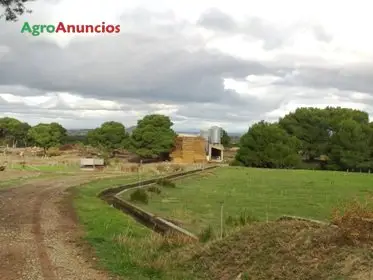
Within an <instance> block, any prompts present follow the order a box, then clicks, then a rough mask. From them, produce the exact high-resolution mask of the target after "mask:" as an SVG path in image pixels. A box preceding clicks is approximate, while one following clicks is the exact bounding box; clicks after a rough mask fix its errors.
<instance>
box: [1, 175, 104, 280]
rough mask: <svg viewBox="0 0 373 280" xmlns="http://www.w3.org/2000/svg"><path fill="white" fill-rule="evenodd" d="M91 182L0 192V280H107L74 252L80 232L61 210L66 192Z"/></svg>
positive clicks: (78, 179) (73, 180)
mask: <svg viewBox="0 0 373 280" xmlns="http://www.w3.org/2000/svg"><path fill="white" fill-rule="evenodd" d="M92 179H94V177H93V176H92V174H86V175H85V176H83V175H80V176H69V177H60V178H56V179H53V181H51V180H50V179H49V181H47V180H44V181H41V180H38V182H34V183H29V184H25V185H23V186H20V187H18V188H12V189H8V190H2V191H0V280H23V279H30V280H39V279H40V280H42V279H48V280H59V279H61V280H62V279H63V280H75V279H76V280H78V279H79V280H85V279H87V280H92V279H95V280H106V279H110V278H109V277H108V276H107V275H106V274H105V273H104V272H102V271H98V270H97V269H95V268H94V267H93V264H94V260H92V257H90V258H87V256H89V255H87V254H85V253H84V251H82V250H81V248H79V243H77V242H76V241H77V240H79V237H80V236H79V234H80V231H79V228H78V226H77V224H76V219H75V215H74V213H73V209H72V208H71V206H68V204H66V203H67V202H69V201H68V200H66V196H67V192H66V190H67V188H68V187H71V186H73V185H78V184H82V183H84V182H88V181H91V180H92ZM66 206H67V207H66ZM69 207H70V208H69Z"/></svg>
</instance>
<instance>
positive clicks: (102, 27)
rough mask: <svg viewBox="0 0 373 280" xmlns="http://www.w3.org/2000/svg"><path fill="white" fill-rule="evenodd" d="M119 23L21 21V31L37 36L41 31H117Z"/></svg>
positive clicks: (118, 30) (104, 32)
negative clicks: (41, 22) (42, 22)
mask: <svg viewBox="0 0 373 280" xmlns="http://www.w3.org/2000/svg"><path fill="white" fill-rule="evenodd" d="M119 32H120V25H113V24H108V25H106V23H105V22H102V23H101V24H97V25H87V24H64V23H63V22H59V23H58V24H57V25H54V24H47V25H46V24H34V25H31V24H29V23H28V22H25V23H23V25H22V29H21V33H30V34H31V35H32V36H39V35H40V34H42V33H103V34H106V33H109V34H110V33H119Z"/></svg>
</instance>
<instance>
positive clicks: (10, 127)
mask: <svg viewBox="0 0 373 280" xmlns="http://www.w3.org/2000/svg"><path fill="white" fill-rule="evenodd" d="M172 126H173V123H172V121H171V120H170V118H169V117H167V116H164V115H160V114H151V115H147V116H145V117H144V118H143V119H141V120H139V121H138V122H137V126H136V127H135V128H134V129H133V131H132V133H131V134H129V133H128V131H127V130H126V128H125V126H124V125H123V124H122V123H119V122H115V121H107V122H105V123H103V124H102V125H101V126H100V127H97V128H95V129H93V130H90V131H89V132H88V133H87V135H86V136H69V135H68V134H67V130H66V129H65V128H64V127H63V126H62V125H60V124H58V123H56V122H52V123H49V124H46V123H40V124H37V125H35V126H30V125H29V124H27V123H25V122H21V121H19V120H17V119H14V118H9V117H5V118H0V145H8V146H12V147H16V146H18V147H27V146H38V147H42V148H43V149H44V152H45V153H46V151H47V150H48V149H49V148H52V147H58V146H61V145H63V144H68V143H77V142H80V143H82V144H86V145H90V146H93V147H96V148H99V149H100V150H101V151H105V152H106V153H107V154H108V155H109V156H113V155H114V151H116V150H120V149H124V150H129V151H131V152H133V153H135V154H137V155H138V156H139V157H140V158H147V159H148V158H152V159H154V158H159V159H167V158H168V156H169V153H170V151H171V150H172V148H173V147H174V143H175V138H176V136H177V134H176V132H175V131H174V130H173V129H172ZM222 142H223V143H224V144H225V145H229V143H230V137H229V135H228V134H227V133H226V131H225V130H223V135H222Z"/></svg>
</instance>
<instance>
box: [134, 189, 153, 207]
mask: <svg viewBox="0 0 373 280" xmlns="http://www.w3.org/2000/svg"><path fill="white" fill-rule="evenodd" d="M130 200H131V201H136V202H142V203H144V204H148V202H149V196H148V194H147V193H146V191H145V190H143V189H137V190H135V191H134V192H133V193H131V195H130Z"/></svg>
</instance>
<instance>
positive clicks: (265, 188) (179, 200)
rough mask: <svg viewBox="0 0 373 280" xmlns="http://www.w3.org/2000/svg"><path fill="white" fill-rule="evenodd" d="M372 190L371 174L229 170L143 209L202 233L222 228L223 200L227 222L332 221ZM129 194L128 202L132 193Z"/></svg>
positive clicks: (167, 193)
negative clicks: (342, 206)
mask: <svg viewBox="0 0 373 280" xmlns="http://www.w3.org/2000/svg"><path fill="white" fill-rule="evenodd" d="M371 186H373V176H372V175H370V174H359V173H343V172H326V171H325V172H324V171H308V170H306V171H305V170H266V169H250V168H233V167H229V168H220V169H217V170H211V171H205V173H204V174H203V175H202V176H194V177H191V178H186V179H182V180H179V181H177V183H176V188H166V187H161V193H160V194H155V193H149V195H150V199H149V203H148V204H147V205H145V204H140V206H141V207H143V208H144V209H146V210H149V211H150V212H152V213H155V214H159V215H160V216H163V217H168V218H170V219H173V220H175V221H177V222H180V223H181V224H182V225H183V226H184V227H185V228H187V229H189V230H191V231H193V232H195V233H198V232H200V231H201V230H202V229H204V228H206V226H208V225H211V226H212V227H213V228H214V229H216V230H219V227H220V210H221V208H220V207H221V203H222V202H224V206H223V213H224V219H226V218H227V217H229V216H231V217H233V218H234V219H236V218H238V216H239V215H240V213H242V212H246V215H249V216H253V217H256V218H258V219H259V220H266V219H268V220H273V219H275V218H277V217H279V216H281V215H284V214H287V215H297V216H304V217H309V218H315V219H320V220H327V219H328V218H329V216H330V213H331V211H332V209H333V208H334V207H335V206H337V205H338V204H339V203H340V202H342V201H344V200H346V199H349V200H350V199H352V198H353V197H354V196H357V197H365V196H366V195H367V194H369V193H371V191H372V190H373V187H371ZM123 195H124V198H126V199H128V198H129V195H130V193H125V194H123Z"/></svg>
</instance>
